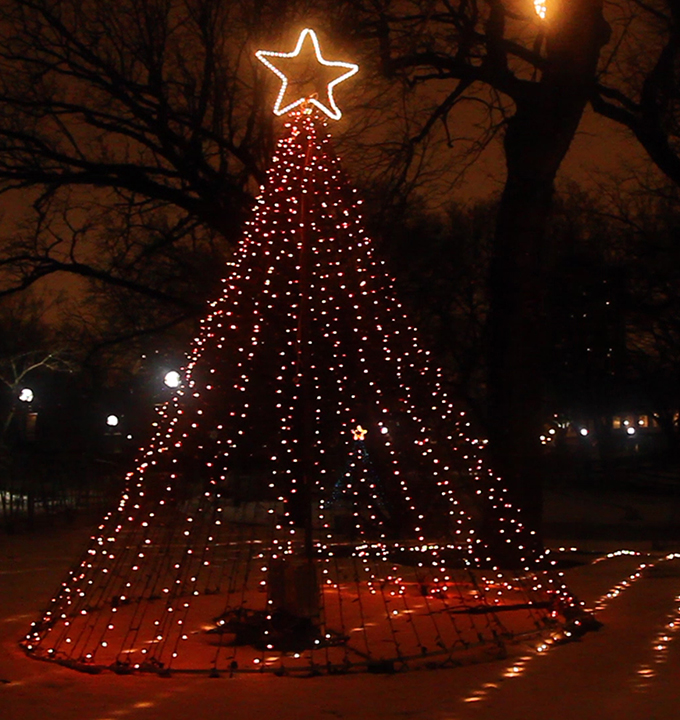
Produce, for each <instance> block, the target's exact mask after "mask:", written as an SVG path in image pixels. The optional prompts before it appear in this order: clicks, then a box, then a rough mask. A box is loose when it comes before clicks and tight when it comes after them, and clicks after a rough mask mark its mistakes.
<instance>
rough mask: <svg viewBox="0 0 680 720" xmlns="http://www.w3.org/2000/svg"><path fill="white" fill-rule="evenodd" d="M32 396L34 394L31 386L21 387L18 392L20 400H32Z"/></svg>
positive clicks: (28, 401) (27, 401) (26, 401)
mask: <svg viewBox="0 0 680 720" xmlns="http://www.w3.org/2000/svg"><path fill="white" fill-rule="evenodd" d="M34 397H35V395H34V394H33V390H31V388H27V387H26V388H22V390H21V392H20V393H19V400H21V402H25V403H30V402H33V398H34Z"/></svg>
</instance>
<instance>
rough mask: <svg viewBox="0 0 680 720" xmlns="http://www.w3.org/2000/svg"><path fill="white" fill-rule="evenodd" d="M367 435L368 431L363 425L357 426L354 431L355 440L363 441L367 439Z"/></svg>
mask: <svg viewBox="0 0 680 720" xmlns="http://www.w3.org/2000/svg"><path fill="white" fill-rule="evenodd" d="M366 433H368V430H366V429H365V428H362V427H361V425H357V426H356V427H355V428H354V430H352V437H353V438H354V439H355V440H359V441H361V440H363V439H364V438H365V437H366Z"/></svg>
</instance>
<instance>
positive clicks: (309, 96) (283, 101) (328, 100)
mask: <svg viewBox="0 0 680 720" xmlns="http://www.w3.org/2000/svg"><path fill="white" fill-rule="evenodd" d="M310 41H311V45H312V46H313V50H314V55H315V58H312V56H311V52H310V50H311V48H309V42H310ZM255 56H256V57H257V59H258V60H260V62H262V63H264V64H265V65H266V66H267V67H268V68H269V69H270V70H271V71H272V72H273V73H276V75H278V76H279V78H281V89H280V90H279V96H278V97H277V98H276V103H275V105H274V114H276V115H284V114H285V113H287V112H289V111H290V110H292V109H293V108H295V107H298V106H299V105H302V104H304V103H310V104H312V105H314V106H315V107H317V108H318V109H319V110H321V112H323V113H325V114H326V115H328V117H329V118H332V119H333V120H339V119H340V118H341V117H342V113H341V112H340V108H338V106H337V105H336V103H335V98H334V97H333V90H334V89H335V86H336V85H338V84H339V83H341V82H342V81H343V80H347V78H348V77H351V76H352V75H354V74H355V73H357V72H358V70H359V66H358V65H355V64H354V63H347V62H340V61H334V62H331V61H330V60H325V59H324V58H323V56H322V55H321V48H320V47H319V40H318V39H317V37H316V33H315V32H314V30H310V29H309V28H305V29H304V30H303V31H302V32H301V33H300V37H299V38H298V41H297V45H296V46H295V50H293V52H290V53H280V52H274V51H272V50H258V51H257V52H256V53H255ZM269 58H274V59H273V60H270V59H269ZM305 60H306V61H307V62H306V63H304V64H303V61H305ZM312 60H314V62H312ZM319 66H322V67H319ZM282 68H286V69H288V72H287V73H286V72H284V70H283V69H282ZM322 76H323V77H322ZM321 80H323V81H325V87H321V86H322V85H323V83H320V81H321ZM309 85H312V86H319V88H318V90H316V91H315V92H313V93H305V92H304V87H305V86H309ZM289 88H290V89H291V90H294V92H293V93H291V92H290V91H289ZM319 90H321V92H319ZM287 95H288V97H286V96H287ZM320 96H321V97H322V100H319V97H320Z"/></svg>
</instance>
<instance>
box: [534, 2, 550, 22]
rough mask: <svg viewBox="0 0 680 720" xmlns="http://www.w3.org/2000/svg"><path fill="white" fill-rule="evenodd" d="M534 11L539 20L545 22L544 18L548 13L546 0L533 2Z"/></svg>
mask: <svg viewBox="0 0 680 720" xmlns="http://www.w3.org/2000/svg"><path fill="white" fill-rule="evenodd" d="M534 10H535V11H536V15H538V17H540V18H541V20H545V16H546V14H547V11H548V8H547V0H534Z"/></svg>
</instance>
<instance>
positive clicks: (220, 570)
mask: <svg viewBox="0 0 680 720" xmlns="http://www.w3.org/2000/svg"><path fill="white" fill-rule="evenodd" d="M320 118H321V116H320V115H319V114H318V113H317V112H316V111H314V110H312V108H311V106H310V105H305V104H302V105H301V106H298V107H296V108H294V110H293V111H292V112H291V113H290V114H289V118H288V121H287V123H286V133H285V135H284V137H283V138H282V139H281V141H280V142H279V144H278V146H277V149H276V151H275V154H274V156H273V158H272V166H271V169H270V170H269V173H268V176H267V181H266V184H265V185H264V186H263V188H262V193H261V196H260V197H259V199H258V201H257V206H256V208H255V210H254V213H253V216H252V219H251V221H250V222H249V223H248V226H247V229H246V231H245V234H244V237H243V240H242V242H241V244H240V246H239V248H238V251H237V254H236V258H235V262H234V263H233V266H232V267H231V271H230V273H229V275H228V276H227V277H226V278H225V281H224V293H223V295H222V297H220V298H219V299H218V300H216V301H214V302H213V303H211V305H210V308H209V312H208V314H207V316H206V317H205V318H204V320H203V322H202V328H201V331H200V333H199V334H198V336H197V338H196V339H195V341H194V344H193V347H192V350H191V352H190V353H189V355H188V359H187V363H186V366H185V368H184V374H183V381H182V384H181V386H180V387H179V388H177V390H176V393H175V395H174V397H173V398H172V400H170V401H168V402H167V403H166V405H165V406H164V407H163V409H162V411H161V412H160V415H159V418H158V422H157V423H156V434H155V437H154V439H153V440H152V442H151V443H150V445H149V446H148V447H147V448H145V449H143V450H142V451H141V453H140V456H139V459H138V462H137V466H136V468H135V469H134V470H133V471H132V472H130V474H129V476H128V478H127V487H126V490H125V493H124V494H123V496H122V498H121V501H120V503H119V506H118V508H117V509H116V510H114V511H113V512H112V513H110V514H109V515H108V516H107V517H106V519H105V520H104V522H103V523H102V524H101V525H100V526H99V528H98V531H97V532H96V533H95V534H94V535H93V537H92V540H91V543H90V547H89V549H88V550H87V552H86V554H85V555H84V558H83V560H82V562H80V563H79V564H78V565H77V566H76V567H74V569H73V570H72V572H71V573H70V575H69V576H68V578H67V580H66V581H65V582H64V584H63V585H62V587H61V589H60V591H59V593H58V594H57V595H56V597H55V598H54V600H53V601H52V603H51V605H50V607H49V608H48V609H47V611H46V612H45V614H44V615H43V617H42V619H41V620H40V621H39V622H37V623H35V624H34V626H33V628H32V629H31V631H30V632H29V633H28V635H27V637H26V638H25V640H24V641H23V646H24V648H25V649H26V650H27V651H28V652H29V653H31V654H32V655H34V656H36V657H39V658H42V659H52V660H55V661H58V662H62V663H64V664H67V665H72V666H74V667H77V668H80V669H85V670H96V669H101V668H110V669H112V670H114V671H117V672H133V671H135V670H139V671H142V670H150V671H155V672H163V673H167V672H171V671H195V670H206V671H211V672H213V673H216V674H217V673H220V672H233V671H236V670H239V671H255V670H270V671H274V672H280V673H310V672H311V673H315V672H321V671H328V672H340V671H348V670H352V669H370V670H376V669H378V670H380V669H382V670H392V669H399V668H402V667H410V666H416V665H418V664H421V663H423V662H427V663H428V664H431V663H435V664H441V665H445V664H447V663H459V662H461V661H464V660H465V659H473V658H479V657H493V656H498V655H499V654H503V653H505V652H506V649H507V644H508V642H510V641H511V640H512V639H513V638H517V637H519V636H521V637H527V636H534V637H537V638H542V639H541V640H540V641H539V642H541V643H542V642H543V639H544V638H545V636H546V635H547V636H550V637H558V636H562V634H563V632H564V624H565V622H566V621H567V620H569V621H574V618H575V617H576V616H577V615H578V613H579V608H578V606H577V604H576V603H575V601H574V599H573V597H572V596H571V595H570V594H569V592H568V591H567V589H566V588H565V587H564V585H563V583H562V581H561V579H560V577H559V574H557V573H556V572H554V571H553V570H552V569H551V567H552V563H551V561H550V560H549V559H548V558H547V557H546V556H545V555H544V554H542V553H539V552H537V551H536V550H535V549H534V546H533V543H532V542H531V539H532V531H531V530H530V529H528V528H526V527H525V526H524V525H523V523H522V517H521V514H520V513H519V511H518V510H517V509H516V508H514V507H513V506H512V504H511V503H510V502H509V501H508V499H507V497H506V494H505V490H504V489H503V486H502V483H501V482H500V479H499V478H498V477H496V476H495V475H494V474H493V473H492V471H491V470H490V469H489V468H488V467H487V466H486V464H485V462H484V459H483V456H484V447H485V441H484V440H483V439H480V438H477V437H475V435H474V433H473V432H472V431H471V428H470V423H469V421H468V419H467V417H466V415H465V413H464V412H461V411H460V410H459V409H457V408H456V407H455V406H454V404H453V402H452V401H451V400H450V399H449V397H448V396H447V394H446V391H445V389H444V386H443V377H442V372H441V370H440V369H439V368H438V367H437V366H436V365H435V363H434V362H433V361H432V358H431V356H430V353H429V352H428V351H427V350H426V349H425V348H424V347H423V346H422V344H421V342H420V340H419V337H418V332H417V329H416V328H415V327H414V326H413V325H412V324H411V323H410V322H409V320H408V317H407V316H406V315H405V313H404V309H403V308H402V306H401V305H400V303H399V301H398V300H397V299H396V297H395V293H394V289H393V285H392V281H391V279H390V278H389V277H387V275H386V273H385V272H384V269H383V267H382V263H381V262H380V261H379V260H378V259H377V258H376V257H375V255H374V251H373V247H372V243H371V240H370V239H369V238H368V237H367V236H366V235H365V233H364V228H363V223H362V219H361V216H360V207H361V201H360V200H359V199H358V198H357V195H356V191H355V190H354V189H353V188H352V187H351V186H350V185H349V184H348V182H347V180H346V178H345V177H344V175H343V173H342V170H341V168H340V164H339V162H338V159H337V158H336V156H335V155H334V153H333V150H332V147H331V141H330V136H329V135H328V134H327V132H326V129H325V126H324V123H323V122H322V120H321V119H320ZM348 459H349V464H348ZM483 513H492V514H493V518H494V521H493V523H491V524H489V523H482V522H481V518H482V514H483ZM491 526H492V527H493V531H494V532H495V533H496V534H497V537H496V538H495V539H494V542H493V543H490V542H488V538H484V537H482V529H483V528H484V527H491ZM498 546H502V547H503V553H502V556H503V558H508V557H512V558H513V560H514V563H513V564H514V569H505V568H503V567H500V563H499V562H498V560H497V556H496V555H495V554H494V552H495V550H494V548H495V547H498ZM499 556H500V555H499ZM575 622H577V623H578V622H580V621H579V620H578V619H577V620H575ZM567 632H569V631H567Z"/></svg>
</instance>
